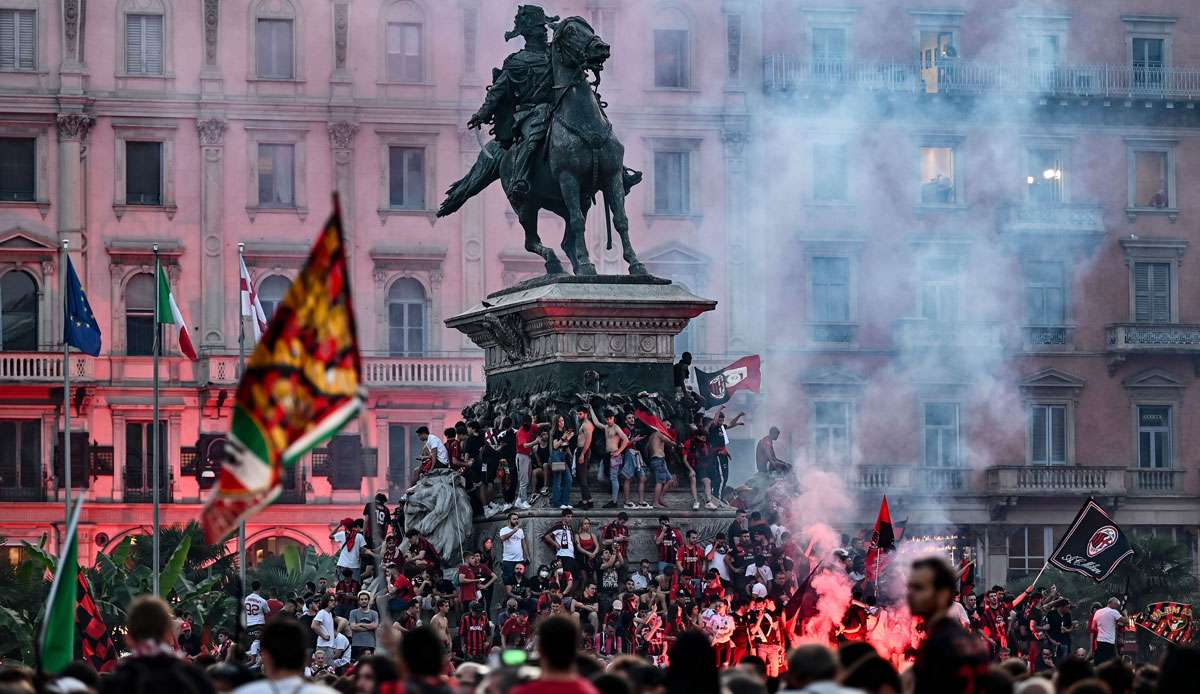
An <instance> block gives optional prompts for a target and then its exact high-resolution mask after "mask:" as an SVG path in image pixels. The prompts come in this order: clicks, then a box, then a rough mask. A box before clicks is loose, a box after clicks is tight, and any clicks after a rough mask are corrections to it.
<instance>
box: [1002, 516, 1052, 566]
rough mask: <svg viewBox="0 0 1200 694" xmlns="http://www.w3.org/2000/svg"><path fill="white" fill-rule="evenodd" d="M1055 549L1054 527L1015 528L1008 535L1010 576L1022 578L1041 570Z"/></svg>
mask: <svg viewBox="0 0 1200 694" xmlns="http://www.w3.org/2000/svg"><path fill="white" fill-rule="evenodd" d="M1052 549H1054V533H1053V528H1050V527H1049V526H1044V525H1033V526H1022V527H1019V528H1014V529H1013V530H1012V532H1010V533H1009V535H1008V576H1009V578H1010V579H1016V578H1020V577H1021V576H1025V575H1027V574H1031V573H1036V572H1037V571H1040V570H1041V568H1042V566H1043V565H1044V564H1045V563H1046V558H1047V556H1048V554H1049V552H1050V550H1052Z"/></svg>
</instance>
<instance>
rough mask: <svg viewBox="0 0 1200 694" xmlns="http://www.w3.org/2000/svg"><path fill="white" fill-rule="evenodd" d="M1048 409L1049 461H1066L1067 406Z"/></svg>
mask: <svg viewBox="0 0 1200 694" xmlns="http://www.w3.org/2000/svg"><path fill="white" fill-rule="evenodd" d="M1049 409H1050V462H1052V463H1065V462H1067V408H1065V407H1051V408H1049Z"/></svg>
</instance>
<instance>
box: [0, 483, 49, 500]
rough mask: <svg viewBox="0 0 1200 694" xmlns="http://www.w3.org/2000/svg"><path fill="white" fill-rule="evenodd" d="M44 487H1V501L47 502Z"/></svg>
mask: <svg viewBox="0 0 1200 694" xmlns="http://www.w3.org/2000/svg"><path fill="white" fill-rule="evenodd" d="M45 500H46V489H45V488H44V487H40V486H39V487H0V501H45Z"/></svg>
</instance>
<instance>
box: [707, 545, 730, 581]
mask: <svg viewBox="0 0 1200 694" xmlns="http://www.w3.org/2000/svg"><path fill="white" fill-rule="evenodd" d="M709 552H712V561H710V562H709V563H708V568H710V569H716V570H717V573H719V574H721V580H722V581H732V580H733V578H732V577H731V576H730V575H729V567H727V566H725V554H723V553H721V552H713V545H709V546H707V547H705V548H704V556H708V553H709Z"/></svg>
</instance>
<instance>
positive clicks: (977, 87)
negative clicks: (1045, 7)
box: [763, 54, 1200, 101]
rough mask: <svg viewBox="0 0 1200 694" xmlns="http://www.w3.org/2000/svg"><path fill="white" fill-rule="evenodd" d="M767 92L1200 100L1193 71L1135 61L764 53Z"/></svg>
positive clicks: (1199, 78)
mask: <svg viewBox="0 0 1200 694" xmlns="http://www.w3.org/2000/svg"><path fill="white" fill-rule="evenodd" d="M763 68H764V72H763V82H764V84H763V86H764V88H765V89H766V91H767V92H789V91H797V90H807V89H845V88H848V87H853V88H856V89H864V90H867V91H884V92H898V93H913V94H916V93H920V92H929V93H943V92H944V93H955V94H999V95H1013V96H1047V97H1063V98H1081V99H1092V98H1097V99H1106V98H1111V99H1175V100H1183V101H1187V100H1192V99H1198V98H1200V68H1196V67H1162V66H1142V65H1029V64H1019V63H999V64H997V63H977V62H969V61H951V62H947V63H945V64H942V65H937V66H935V67H922V66H921V65H919V64H916V63H889V62H878V63H858V62H843V61H808V60H803V59H800V58H798V57H796V56H789V55H783V54H777V55H771V56H767V58H766V59H765V61H764V66H763Z"/></svg>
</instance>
